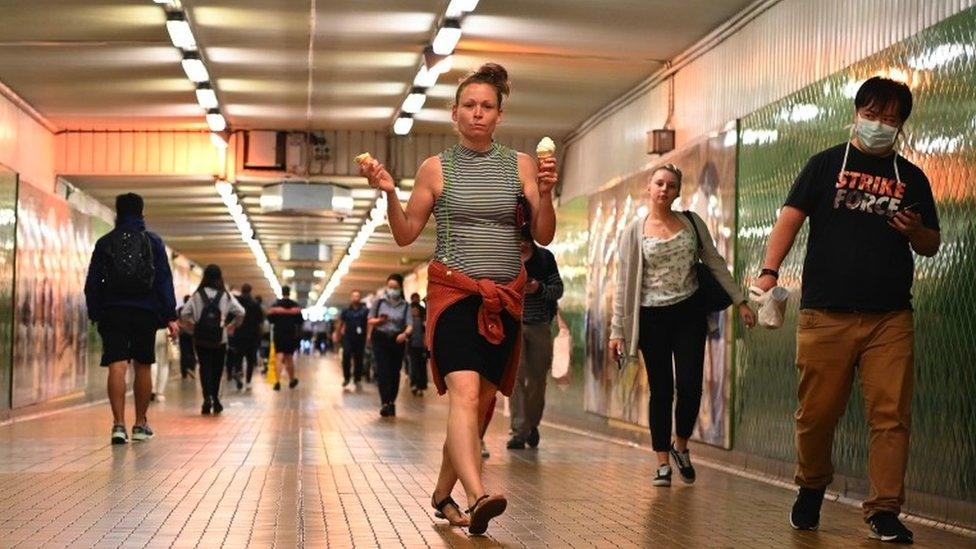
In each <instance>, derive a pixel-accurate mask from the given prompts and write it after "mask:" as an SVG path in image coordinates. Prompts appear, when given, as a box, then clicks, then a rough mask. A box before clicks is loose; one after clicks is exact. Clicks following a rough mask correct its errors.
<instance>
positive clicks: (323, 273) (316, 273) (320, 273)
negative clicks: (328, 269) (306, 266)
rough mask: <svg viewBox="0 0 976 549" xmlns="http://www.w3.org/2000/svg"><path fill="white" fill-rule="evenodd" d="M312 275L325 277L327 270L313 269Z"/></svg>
mask: <svg viewBox="0 0 976 549" xmlns="http://www.w3.org/2000/svg"><path fill="white" fill-rule="evenodd" d="M312 276H314V277H315V278H325V271H323V270H322V269H316V270H314V271H312Z"/></svg>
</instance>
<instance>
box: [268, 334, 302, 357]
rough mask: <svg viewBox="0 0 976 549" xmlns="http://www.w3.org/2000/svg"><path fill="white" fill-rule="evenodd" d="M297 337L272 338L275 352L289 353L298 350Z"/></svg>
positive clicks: (298, 341)
mask: <svg viewBox="0 0 976 549" xmlns="http://www.w3.org/2000/svg"><path fill="white" fill-rule="evenodd" d="M299 343H300V340H299V339H298V338H282V339H275V340H274V347H275V353H284V354H286V355H290V354H292V353H294V352H295V351H297V350H298V344H299Z"/></svg>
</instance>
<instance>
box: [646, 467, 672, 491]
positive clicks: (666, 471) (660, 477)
mask: <svg viewBox="0 0 976 549" xmlns="http://www.w3.org/2000/svg"><path fill="white" fill-rule="evenodd" d="M651 484H653V485H654V486H671V466H670V465H668V464H664V465H661V466H660V467H658V468H657V474H656V475H654V480H652V481H651Z"/></svg>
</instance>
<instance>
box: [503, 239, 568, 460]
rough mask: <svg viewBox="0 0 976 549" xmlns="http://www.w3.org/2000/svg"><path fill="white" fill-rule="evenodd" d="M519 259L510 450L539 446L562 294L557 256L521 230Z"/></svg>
mask: <svg viewBox="0 0 976 549" xmlns="http://www.w3.org/2000/svg"><path fill="white" fill-rule="evenodd" d="M521 253H522V261H523V262H524V264H525V272H526V274H527V275H528V277H529V281H528V282H527V283H526V284H525V304H524V306H523V309H522V357H521V361H520V363H519V369H518V374H517V375H516V378H515V390H513V391H512V400H511V407H512V423H511V426H512V438H511V439H510V440H509V441H508V444H507V448H508V449H509V450H523V449H525V445H526V444H528V445H529V446H531V447H532V448H535V447H536V446H538V445H539V423H540V422H541V421H542V412H543V410H544V409H545V407H546V377H547V376H548V375H549V369H550V368H552V342H553V339H552V321H553V319H555V318H556V309H557V302H558V300H559V298H561V297H562V296H563V279H562V277H560V276H559V268H558V266H557V265H556V257H555V256H554V255H552V252H550V251H549V250H547V249H545V248H542V247H540V246H537V245H536V243H535V242H534V241H533V240H532V234H531V233H529V232H528V231H523V233H522V243H521Z"/></svg>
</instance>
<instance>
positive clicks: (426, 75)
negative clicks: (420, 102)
mask: <svg viewBox="0 0 976 549" xmlns="http://www.w3.org/2000/svg"><path fill="white" fill-rule="evenodd" d="M438 76H440V74H439V73H436V72H434V71H429V70H427V66H426V65H421V66H420V70H419V71H417V76H416V77H414V79H413V85H414V86H419V87H421V88H432V87H434V84H436V83H437V77H438Z"/></svg>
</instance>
